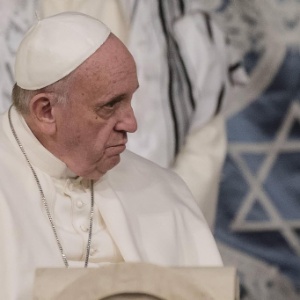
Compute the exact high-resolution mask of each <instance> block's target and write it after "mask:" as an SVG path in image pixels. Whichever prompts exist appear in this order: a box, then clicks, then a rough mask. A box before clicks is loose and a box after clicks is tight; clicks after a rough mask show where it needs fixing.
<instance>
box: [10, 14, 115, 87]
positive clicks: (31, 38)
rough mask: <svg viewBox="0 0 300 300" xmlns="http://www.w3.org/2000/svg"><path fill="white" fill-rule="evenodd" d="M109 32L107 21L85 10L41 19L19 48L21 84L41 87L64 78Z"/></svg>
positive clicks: (17, 70)
mask: <svg viewBox="0 0 300 300" xmlns="http://www.w3.org/2000/svg"><path fill="white" fill-rule="evenodd" d="M109 34H110V30H109V29H108V27H106V26H105V25H104V24H103V23H101V22H100V21H98V20H97V19H94V18H92V17H90V16H87V15H84V14H82V13H76V12H64V13H61V14H58V15H54V16H51V17H48V18H45V19H43V20H39V21H38V22H37V23H36V24H35V25H33V26H32V27H31V28H30V29H29V31H28V32H27V33H26V35H25V37H24V39H23V40H22V42H21V44H20V46H19V49H18V51H17V56H16V62H15V80H16V82H17V84H18V85H19V86H20V87H21V88H23V89H27V90H37V89H40V88H43V87H45V86H48V85H50V84H52V83H54V82H56V81H58V80H60V79H62V78H63V77H65V76H66V75H68V74H69V73H71V72H72V71H73V70H75V69H76V68H77V67H78V66H79V65H81V64H82V63H83V62H84V61H85V60H86V59H87V58H88V57H89V56H91V55H92V54H93V53H94V52H95V51H96V50H97V49H98V48H99V47H100V46H101V45H102V44H103V43H104V42H105V41H106V39H107V38H108V36H109Z"/></svg>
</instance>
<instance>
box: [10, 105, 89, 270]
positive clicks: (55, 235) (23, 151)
mask: <svg viewBox="0 0 300 300" xmlns="http://www.w3.org/2000/svg"><path fill="white" fill-rule="evenodd" d="M11 109H12V106H11V107H10V108H9V111H8V119H9V125H10V129H11V132H12V134H13V136H14V138H15V140H16V142H17V144H18V146H19V148H20V149H21V151H22V153H23V155H24V157H25V159H26V161H27V163H28V166H29V167H30V169H31V172H32V174H33V177H34V179H35V182H36V184H37V186H38V189H39V192H40V195H41V199H42V202H43V205H44V208H45V211H46V214H47V217H48V219H49V222H50V224H51V228H52V231H53V233H54V237H55V240H56V243H57V246H58V248H59V251H60V254H61V257H62V260H63V262H64V264H65V267H66V268H69V263H68V260H67V257H66V255H65V253H64V250H63V247H62V244H61V242H60V240H59V238H58V234H57V230H56V227H55V224H54V221H53V218H52V216H51V213H50V210H49V206H48V203H47V201H46V198H45V195H44V191H43V189H42V186H41V183H40V180H39V178H38V176H37V174H36V172H35V170H34V168H33V167H32V165H31V163H30V161H29V159H28V156H27V154H26V152H25V150H24V147H23V145H22V144H21V142H20V140H19V138H18V135H17V133H16V131H15V128H14V126H13V123H12V120H11ZM93 217H94V181H93V180H91V211H90V226H89V236H88V242H87V246H86V257H85V262H84V268H87V266H88V263H89V256H90V249H91V241H92V231H93Z"/></svg>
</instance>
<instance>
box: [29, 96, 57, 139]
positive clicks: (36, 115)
mask: <svg viewBox="0 0 300 300" xmlns="http://www.w3.org/2000/svg"><path fill="white" fill-rule="evenodd" d="M55 103H56V99H55V96H54V95H53V94H50V93H39V94H37V95H35V96H34V97H32V98H31V100H30V102H29V109H30V115H31V121H32V122H34V125H35V127H37V128H38V129H39V130H40V131H41V132H42V133H44V134H50V135H52V134H54V133H55V131H56V121H55V116H54V113H53V107H54V105H55Z"/></svg>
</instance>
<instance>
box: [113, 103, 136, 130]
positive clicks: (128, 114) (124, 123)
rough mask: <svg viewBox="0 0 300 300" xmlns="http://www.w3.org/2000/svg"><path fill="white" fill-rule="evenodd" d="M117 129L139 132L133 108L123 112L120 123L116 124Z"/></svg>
mask: <svg viewBox="0 0 300 300" xmlns="http://www.w3.org/2000/svg"><path fill="white" fill-rule="evenodd" d="M115 128H116V130H119V131H126V132H130V133H133V132H135V131H136V130H137V122H136V118H135V115H134V112H133V109H132V107H131V106H130V107H129V108H127V109H126V110H125V111H123V112H122V115H121V116H120V121H119V122H118V123H117V124H116V127H115Z"/></svg>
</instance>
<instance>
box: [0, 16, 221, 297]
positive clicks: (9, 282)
mask: <svg viewBox="0 0 300 300" xmlns="http://www.w3.org/2000/svg"><path fill="white" fill-rule="evenodd" d="M15 79H16V85H15V87H14V89H13V103H14V105H13V106H12V107H11V108H10V110H9V111H8V112H6V113H5V114H4V115H2V116H1V119H0V122H1V129H0V157H1V161H0V170H1V181H0V234H1V246H0V299H8V300H10V299H31V297H32V285H33V280H34V271H35V269H36V268H39V267H72V266H75V267H81V266H82V267H87V266H99V265H101V264H104V263H122V262H139V261H143V262H149V263H154V264H160V265H167V266H188V265H198V266H200V265H203V266H204V265H205V266H210V265H213V266H217V265H221V264H222V263H221V259H220V256H219V253H218V250H217V248H216V245H215V242H214V240H213V238H212V235H211V233H210V231H209V229H208V227H207V224H206V222H205V220H204V219H203V216H202V214H201V212H200V211H199V210H198V209H197V205H196V203H195V202H194V200H193V198H192V196H191V194H190V192H189V191H188V190H187V188H186V186H185V185H184V184H183V183H182V181H181V180H180V179H179V178H178V177H177V176H176V175H175V174H173V173H171V172H170V171H167V170H165V169H162V168H160V167H158V166H156V165H155V164H153V163H151V162H149V161H147V160H145V159H143V158H141V157H139V156H137V155H135V154H133V153H131V152H129V151H125V148H126V146H125V145H126V142H127V132H134V131H135V130H136V129H137V124H136V120H135V117H134V113H133V111H132V108H131V98H132V95H133V93H134V92H135V90H136V89H137V88H138V80H137V75H136V68H135V63H134V61H133V58H132V56H131V55H130V53H129V52H128V50H127V49H126V47H125V46H124V45H123V44H122V43H121V42H120V41H119V40H118V39H117V38H116V37H115V36H114V35H113V34H111V33H110V31H109V29H108V28H107V27H106V26H105V25H104V24H102V23H100V22H99V21H97V20H96V19H93V18H91V17H88V16H86V15H83V14H80V13H62V14H59V15H55V16H53V17H49V18H46V19H43V20H39V21H38V22H37V23H36V24H35V25H34V26H33V27H32V28H31V29H30V30H29V31H28V33H27V34H26V36H25V37H24V39H23V41H22V43H21V45H20V47H19V50H18V53H17V57H16V64H15Z"/></svg>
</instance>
